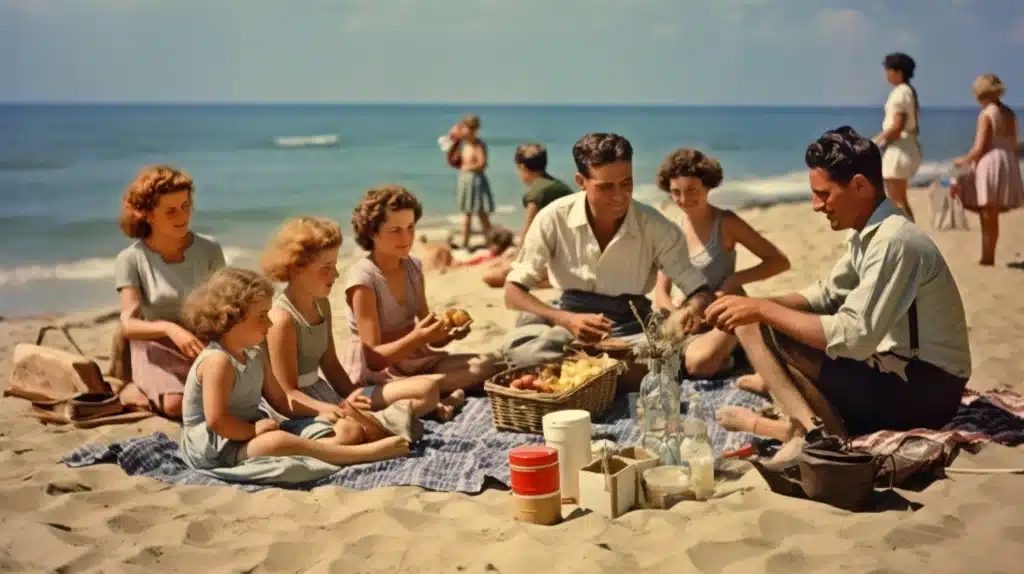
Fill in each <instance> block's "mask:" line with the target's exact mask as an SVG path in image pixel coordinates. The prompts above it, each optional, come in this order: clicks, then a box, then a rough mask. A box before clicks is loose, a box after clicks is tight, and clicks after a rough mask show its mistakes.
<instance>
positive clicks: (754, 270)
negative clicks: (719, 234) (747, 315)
mask: <svg viewBox="0 0 1024 574" xmlns="http://www.w3.org/2000/svg"><path fill="white" fill-rule="evenodd" d="M723 223H724V224H725V229H724V231H725V240H726V242H727V243H732V244H734V245H735V244H739V245H742V246H743V247H746V248H747V249H749V250H750V252H751V253H753V254H754V255H756V256H757V257H758V258H759V259H760V260H761V262H760V263H758V264H757V265H755V266H753V267H750V268H749V269H744V270H742V271H737V272H736V273H733V275H732V276H731V277H729V278H728V279H726V280H725V283H724V284H723V285H722V286H721V287H720V288H719V291H723V292H726V293H730V292H737V291H738V290H739V289H740V288H741V287H743V286H744V285H747V284H749V283H754V282H757V281H763V280H765V279H768V278H769V277H774V276H776V275H778V274H780V273H783V272H785V271H788V270H789V268H790V263H789V258H788V257H786V255H785V254H784V253H783V252H782V251H781V250H780V249H779V248H778V247H776V246H775V244H774V243H772V242H771V241H768V239H766V238H765V237H764V236H763V235H761V234H760V233H758V232H757V230H755V229H754V228H753V227H751V226H750V224H749V223H747V222H746V221H745V220H744V219H743V218H742V217H740V216H738V215H736V214H735V213H732V212H727V213H726V214H725V221H724V222H723Z"/></svg>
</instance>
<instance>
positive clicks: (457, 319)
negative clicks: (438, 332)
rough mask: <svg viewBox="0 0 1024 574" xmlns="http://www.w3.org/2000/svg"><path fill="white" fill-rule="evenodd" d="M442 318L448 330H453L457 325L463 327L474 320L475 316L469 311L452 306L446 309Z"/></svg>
mask: <svg viewBox="0 0 1024 574" xmlns="http://www.w3.org/2000/svg"><path fill="white" fill-rule="evenodd" d="M441 320H442V321H444V325H445V327H446V328H447V329H448V330H451V329H454V328H456V327H462V326H465V325H467V324H469V322H470V321H472V320H473V318H472V317H470V316H469V313H467V312H465V311H464V310H462V309H454V308H452V309H446V310H445V312H444V316H443V317H442V318H441Z"/></svg>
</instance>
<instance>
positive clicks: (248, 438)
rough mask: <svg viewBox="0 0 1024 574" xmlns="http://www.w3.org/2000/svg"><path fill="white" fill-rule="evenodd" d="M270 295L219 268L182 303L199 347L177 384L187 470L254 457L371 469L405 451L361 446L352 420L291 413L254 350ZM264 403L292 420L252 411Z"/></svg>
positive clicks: (393, 443)
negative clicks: (202, 346) (181, 388)
mask: <svg viewBox="0 0 1024 574" xmlns="http://www.w3.org/2000/svg"><path fill="white" fill-rule="evenodd" d="M272 297H273V288H272V286H271V285H270V282H268V281H267V280H266V279H265V278H263V277H262V276H260V275H258V274H256V273H254V272H252V271H248V270H244V269H237V268H232V267H226V268H223V269H221V270H219V271H217V272H216V273H214V274H213V276H212V277H211V278H210V279H209V281H207V282H206V283H205V284H203V285H202V286H201V287H200V288H199V289H197V290H196V291H195V292H193V293H192V295H190V296H189V298H188V300H187V302H186V305H185V324H186V325H187V326H188V328H189V329H190V331H191V332H193V333H194V334H195V335H196V336H197V337H198V338H199V339H201V340H203V341H204V342H205V343H206V348H205V349H204V350H203V351H202V352H201V353H200V354H199V356H198V357H197V358H196V360H195V363H194V364H193V365H192V369H191V370H190V371H189V373H188V377H187V379H186V382H185V393H184V397H183V402H182V423H183V425H182V433H181V454H182V457H183V458H184V460H185V462H186V463H187V464H188V465H189V466H191V467H192V468H197V469H213V468H221V467H231V466H235V465H238V464H240V463H242V462H244V461H245V460H247V459H250V458H253V457H257V456H309V457H313V458H317V459H320V460H322V461H324V462H328V463H331V464H335V465H348V464H356V463H365V462H373V461H378V460H385V459H389V458H394V457H398V456H403V455H405V454H407V453H408V452H409V443H408V441H406V440H405V439H404V438H401V437H398V436H390V437H387V438H381V439H379V440H375V441H373V442H368V443H366V444H359V443H361V442H364V441H366V439H367V435H366V433H367V431H366V429H365V427H364V426H363V424H362V422H361V420H360V416H361V415H358V413H355V411H350V412H351V413H352V416H346V417H344V418H339V419H338V420H337V422H335V423H334V424H331V423H329V422H327V421H326V420H324V419H318V418H315V417H316V414H317V413H316V411H313V410H311V409H303V408H302V407H301V405H300V406H299V407H298V408H295V409H292V408H291V407H290V406H289V404H288V400H287V398H286V397H284V396H283V393H282V392H281V390H280V387H279V386H278V385H277V383H276V381H274V377H273V373H272V371H271V370H270V367H269V365H268V361H267V358H266V354H265V353H264V352H263V351H262V350H261V349H260V346H261V344H262V343H263V341H264V339H265V338H266V335H267V330H268V329H269V328H270V320H269V319H268V316H267V315H268V313H269V311H270V307H271V300H272ZM264 396H266V398H267V400H268V401H269V402H270V404H271V405H273V406H274V407H275V408H277V409H280V410H282V411H284V412H288V413H289V414H291V415H292V416H293V419H292V420H290V421H286V422H284V423H278V422H277V421H275V420H274V419H272V418H268V417H267V416H266V415H265V414H263V412H261V411H260V408H259V407H260V401H261V399H262V398H263V397H264Z"/></svg>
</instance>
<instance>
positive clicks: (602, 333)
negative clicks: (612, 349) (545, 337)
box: [561, 313, 615, 342]
mask: <svg viewBox="0 0 1024 574" xmlns="http://www.w3.org/2000/svg"><path fill="white" fill-rule="evenodd" d="M561 323H562V326H563V327H565V328H566V329H568V330H569V332H571V333H572V334H573V335H574V336H575V337H576V338H577V339H579V340H580V341H588V342H589V341H600V340H601V339H604V338H605V337H607V336H608V335H609V334H611V332H612V327H613V326H615V323H613V322H612V320H611V319H609V318H608V317H605V316H604V315H603V314H595V313H567V314H566V316H565V318H564V319H563V320H562V322H561Z"/></svg>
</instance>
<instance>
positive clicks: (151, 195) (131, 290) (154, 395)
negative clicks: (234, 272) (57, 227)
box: [112, 165, 225, 419]
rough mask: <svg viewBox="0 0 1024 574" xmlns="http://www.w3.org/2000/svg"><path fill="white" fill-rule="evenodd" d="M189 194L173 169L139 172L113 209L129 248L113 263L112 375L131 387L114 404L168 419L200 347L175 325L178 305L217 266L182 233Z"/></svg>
mask: <svg viewBox="0 0 1024 574" xmlns="http://www.w3.org/2000/svg"><path fill="white" fill-rule="evenodd" d="M193 191H194V186H193V183H192V178H191V177H189V175H188V174H187V173H185V172H183V171H181V170H179V169H176V168H173V167H171V166H165V165H157V166H150V167H146V168H144V169H142V170H141V171H140V172H139V174H138V175H137V176H136V177H135V180H134V181H133V182H132V183H131V185H129V186H128V189H127V191H126V192H125V194H124V199H123V200H122V205H121V219H120V226H121V230H122V231H123V232H124V234H125V235H127V236H128V237H130V238H132V239H135V242H134V243H132V244H131V245H129V246H128V247H126V248H125V249H124V250H123V251H121V252H120V253H119V254H118V255H117V259H116V260H115V262H114V276H115V280H116V286H117V291H118V293H119V294H120V298H121V325H120V330H119V335H118V336H117V341H116V343H115V348H114V352H113V353H112V355H113V356H112V361H113V364H114V367H113V369H112V374H113V375H114V376H116V377H119V378H122V379H124V380H131V381H133V383H134V385H129V386H127V387H125V389H124V391H122V393H121V400H122V402H124V403H125V404H131V405H132V406H135V407H139V408H148V409H151V410H153V411H156V412H158V413H160V414H163V415H165V416H167V417H170V418H174V419H176V418H180V417H181V401H182V393H184V391H185V377H186V375H187V374H188V370H189V368H190V367H191V366H192V361H194V360H195V358H196V357H197V356H198V355H199V353H200V352H201V351H202V350H203V347H204V346H205V345H203V343H202V342H200V341H199V339H197V338H196V336H195V335H193V334H192V333H190V332H188V330H187V329H185V328H184V327H182V325H181V321H182V319H181V313H182V304H183V301H184V300H185V297H186V296H188V294H189V293H190V292H191V291H192V290H193V289H195V288H196V287H197V286H199V285H200V284H201V283H202V282H203V281H205V280H206V279H207V278H208V277H209V276H210V275H211V274H212V273H213V272H214V271H216V270H217V269H220V268H222V267H224V265H225V262H224V252H223V251H222V250H221V247H220V245H219V244H218V243H217V242H216V241H214V240H212V239H210V238H208V237H204V236H202V235H198V234H196V233H193V232H192V231H191V230H190V229H189V223H190V222H191V219H192V198H193ZM125 344H126V345H125ZM124 346H126V347H127V355H128V357H127V358H128V359H130V360H125V359H126V357H125V355H126V353H125V350H126V349H124V348H123V347H124Z"/></svg>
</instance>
